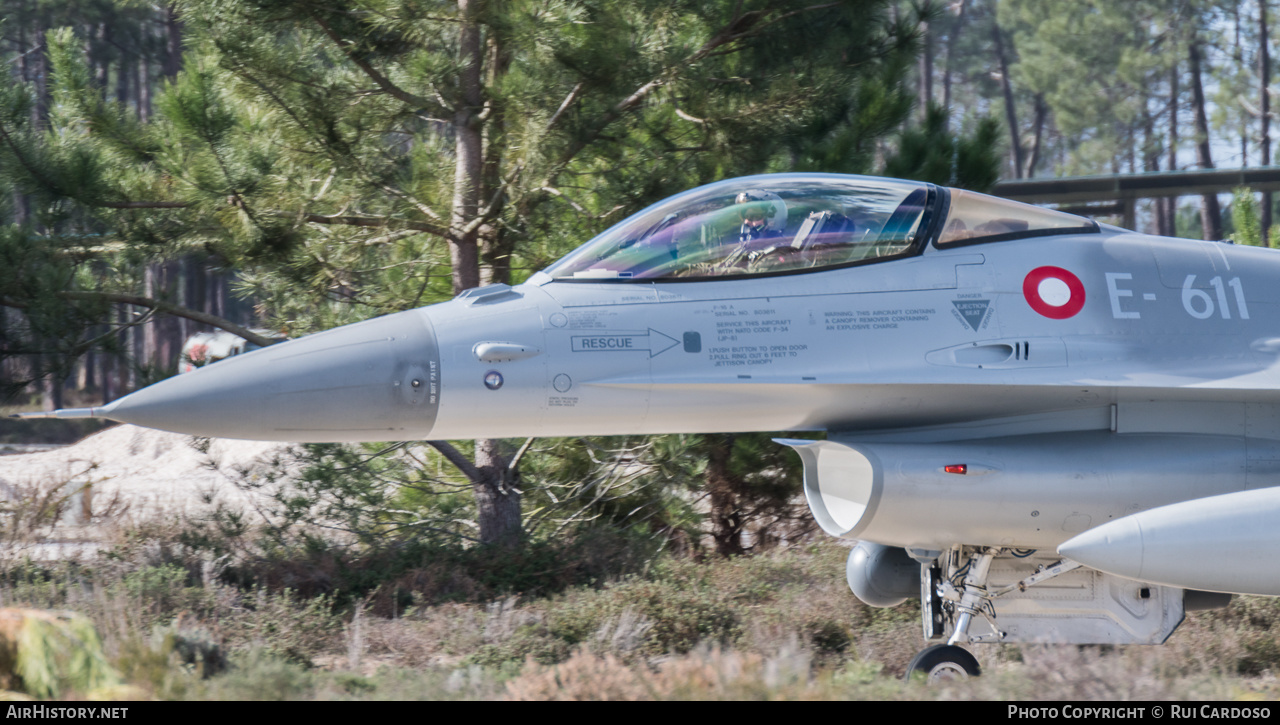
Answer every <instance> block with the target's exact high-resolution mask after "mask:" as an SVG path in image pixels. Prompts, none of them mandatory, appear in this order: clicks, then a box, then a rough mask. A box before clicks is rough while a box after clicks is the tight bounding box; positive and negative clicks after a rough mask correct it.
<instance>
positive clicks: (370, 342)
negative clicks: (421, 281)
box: [103, 310, 440, 443]
mask: <svg viewBox="0 0 1280 725" xmlns="http://www.w3.org/2000/svg"><path fill="white" fill-rule="evenodd" d="M439 396H440V353H439V347H438V346H437V343H436V338H435V332H434V330H433V328H432V326H431V321H430V318H429V317H428V316H427V313H426V312H425V310H410V311H408V312H400V313H397V314H394V315H387V316H385V317H379V318H376V319H373V320H368V321H366V322H361V323H357V324H354V325H347V326H345V327H339V328H336V329H333V330H329V331H327V332H321V333H318V334H315V335H310V336H307V337H303V338H300V339H298V340H293V341H290V342H286V343H281V344H279V345H273V346H271V347H268V348H265V349H262V350H255V351H254V352H251V353H249V354H247V355H242V356H238V357H234V358H230V359H228V360H224V361H222V362H218V363H216V364H213V365H210V366H208V367H204V368H201V369H199V370H196V371H195V372H192V373H188V374H185V375H179V376H177V377H173V378H169V379H168V380H164V381H161V382H159V383H156V384H155V385H152V386H150V387H147V388H144V389H142V390H139V391H138V392H136V393H133V394H132V395H128V396H126V397H124V398H121V399H119V400H117V401H115V402H114V403H112V404H111V405H110V406H107V408H106V409H105V410H104V411H103V414H104V415H105V416H106V417H109V418H111V419H113V420H118V421H122V422H125V423H133V424H135V425H141V426H146V427H149V428H160V429H162V430H170V431H175V432H179V433H189V434H191V435H199V436H210V437H220V438H248V439H254V440H277V441H305V442H317V443H318V442H330V441H382V440H411V439H424V438H427V437H428V436H429V434H430V432H431V428H432V426H433V425H434V423H435V417H436V413H437V411H438V409H439Z"/></svg>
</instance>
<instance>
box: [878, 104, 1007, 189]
mask: <svg viewBox="0 0 1280 725" xmlns="http://www.w3.org/2000/svg"><path fill="white" fill-rule="evenodd" d="M999 135H1000V127H999V124H997V123H996V121H995V120H994V119H991V118H978V119H976V125H975V128H974V129H973V131H972V133H971V134H969V135H966V136H960V135H957V134H955V133H953V132H952V131H951V130H950V114H949V113H948V112H947V109H945V108H943V107H941V106H938V105H934V104H930V105H929V108H928V109H927V110H926V112H925V118H924V123H923V124H921V125H920V126H918V127H915V128H911V129H908V130H907V131H904V132H903V133H902V135H901V138H900V141H899V143H898V150H897V153H896V154H894V155H893V156H890V157H889V158H888V159H886V160H885V165H884V173H885V175H886V176H892V177H894V178H900V179H914V180H916V181H928V182H930V183H933V184H939V185H941V186H954V187H958V188H961V189H971V190H973V191H982V192H985V191H987V190H988V189H990V188H991V186H992V185H994V184H995V183H996V181H997V180H998V179H999V176H1000V158H999V155H998V154H997V151H996V149H997V143H998V140H999Z"/></svg>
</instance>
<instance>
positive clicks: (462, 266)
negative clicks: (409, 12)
mask: <svg viewBox="0 0 1280 725" xmlns="http://www.w3.org/2000/svg"><path fill="white" fill-rule="evenodd" d="M473 1H474V0H458V16H459V18H460V19H461V22H462V27H461V28H460V29H459V31H458V62H459V64H460V65H461V70H460V72H459V74H458V75H459V77H458V85H459V91H460V92H461V96H462V99H461V103H460V104H459V107H458V108H455V109H454V112H453V132H454V152H455V162H454V163H455V164H456V165H455V166H454V174H453V213H452V219H451V223H450V226H451V229H452V236H453V240H452V243H451V244H450V254H451V261H452V266H453V292H454V294H457V293H459V292H461V291H463V290H466V289H470V288H472V287H475V286H477V285H479V284H480V254H479V244H478V242H477V239H478V237H479V229H468V227H469V225H470V224H471V222H472V221H474V220H475V219H476V216H477V215H478V212H479V210H480V185H481V183H482V180H483V175H484V138H483V135H482V131H481V128H480V127H481V122H480V119H479V115H480V112H481V110H482V108H483V106H484V88H483V87H482V85H481V75H480V74H481V71H482V66H483V64H484V49H483V46H482V44H481V39H480V24H479V23H478V22H477V21H476V12H477V11H476V8H475V7H473V6H472V2H473Z"/></svg>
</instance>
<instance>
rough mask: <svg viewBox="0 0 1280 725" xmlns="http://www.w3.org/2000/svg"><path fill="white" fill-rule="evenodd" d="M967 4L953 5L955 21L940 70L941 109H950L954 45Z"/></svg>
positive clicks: (962, 22) (963, 1)
mask: <svg viewBox="0 0 1280 725" xmlns="http://www.w3.org/2000/svg"><path fill="white" fill-rule="evenodd" d="M968 4H969V3H968V0H959V2H957V3H955V7H956V21H955V23H954V24H952V26H951V32H950V33H948V34H947V64H946V66H945V67H944V68H943V70H942V107H943V108H946V109H947V110H950V109H951V68H952V59H953V58H955V55H956V43H957V42H958V40H959V38H960V33H961V31H963V30H964V21H965V20H966V19H967V18H968V15H966V14H965V9H966V7H967V6H968Z"/></svg>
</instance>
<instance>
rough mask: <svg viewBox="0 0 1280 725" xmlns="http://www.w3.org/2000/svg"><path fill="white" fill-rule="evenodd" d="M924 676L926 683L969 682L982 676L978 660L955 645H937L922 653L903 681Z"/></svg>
mask: <svg viewBox="0 0 1280 725" xmlns="http://www.w3.org/2000/svg"><path fill="white" fill-rule="evenodd" d="M916 672H919V673H920V674H922V675H924V679H925V682H928V683H930V684H932V683H935V682H948V681H956V680H967V679H969V678H970V677H977V676H978V675H980V674H982V668H980V667H978V660H977V658H976V657H974V656H973V655H972V654H970V653H969V650H967V649H965V648H963V647H958V646H956V645H954V644H935V645H934V646H932V647H928V648H926V649H923V650H921V651H920V654H917V655H916V656H915V657H914V658H913V659H912V660H911V664H909V665H907V674H906V676H905V677H904V678H903V679H906V680H910V679H911V675H912V674H913V673H916Z"/></svg>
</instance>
